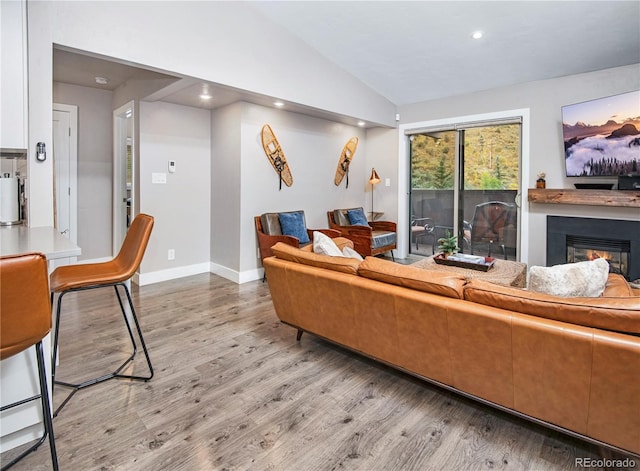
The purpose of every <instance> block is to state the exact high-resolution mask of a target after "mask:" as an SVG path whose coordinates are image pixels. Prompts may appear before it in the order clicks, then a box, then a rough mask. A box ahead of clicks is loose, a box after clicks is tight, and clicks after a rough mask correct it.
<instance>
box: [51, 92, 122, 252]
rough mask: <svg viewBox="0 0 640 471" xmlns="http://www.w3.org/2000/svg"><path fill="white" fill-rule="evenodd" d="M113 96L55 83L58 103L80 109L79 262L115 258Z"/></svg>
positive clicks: (54, 98) (54, 96)
mask: <svg viewBox="0 0 640 471" xmlns="http://www.w3.org/2000/svg"><path fill="white" fill-rule="evenodd" d="M112 95H113V93H112V92H110V91H109V90H98V89H95V88H89V87H80V86H77V85H70V84H66V83H59V82H54V83H53V100H54V101H55V102H56V103H63V104H67V105H76V106H77V107H78V245H79V246H80V247H82V256H81V257H78V259H79V260H92V259H100V258H109V257H111V256H112V253H111V247H112V243H111V234H112V230H111V225H112V221H111V219H112V216H111V213H112V212H111V206H112V198H111V189H112V185H113V184H112V180H113V171H112V168H113V112H112V111H111V102H112Z"/></svg>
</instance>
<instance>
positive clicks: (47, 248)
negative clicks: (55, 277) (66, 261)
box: [0, 225, 82, 260]
mask: <svg viewBox="0 0 640 471" xmlns="http://www.w3.org/2000/svg"><path fill="white" fill-rule="evenodd" d="M27 252H42V253H44V254H45V256H46V257H47V259H48V260H55V259H57V258H66V257H77V256H78V255H80V254H81V252H82V251H81V250H80V247H78V246H77V245H76V244H74V243H73V242H71V241H70V240H69V239H67V238H66V237H64V236H63V235H61V234H60V233H59V232H58V231H57V230H56V229H55V228H54V227H27V226H24V225H18V226H2V227H0V256H5V255H16V254H21V253H27Z"/></svg>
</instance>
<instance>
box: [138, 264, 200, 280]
mask: <svg viewBox="0 0 640 471" xmlns="http://www.w3.org/2000/svg"><path fill="white" fill-rule="evenodd" d="M209 271H210V270H209V264H208V263H197V264H195V265H187V266H184V267H177V268H169V269H166V270H158V271H154V272H150V273H143V274H139V273H136V274H135V275H134V276H133V282H134V283H135V284H137V285H138V286H145V285H150V284H153V283H159V282H161V281H169V280H175V279H177V278H184V277H186V276H192V275H199V274H200V273H209Z"/></svg>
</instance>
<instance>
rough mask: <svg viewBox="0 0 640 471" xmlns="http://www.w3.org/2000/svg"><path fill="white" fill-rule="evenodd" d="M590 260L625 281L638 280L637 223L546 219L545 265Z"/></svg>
mask: <svg viewBox="0 0 640 471" xmlns="http://www.w3.org/2000/svg"><path fill="white" fill-rule="evenodd" d="M594 258H604V259H606V260H607V261H608V262H609V266H610V270H611V272H612V273H620V274H621V275H623V276H624V277H625V278H626V279H627V280H629V281H634V280H636V279H638V278H640V221H625V220H615V219H592V218H577V217H561V216H547V266H551V265H558V264H562V263H572V262H581V261H585V260H593V259H594Z"/></svg>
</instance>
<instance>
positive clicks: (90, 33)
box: [29, 1, 395, 124]
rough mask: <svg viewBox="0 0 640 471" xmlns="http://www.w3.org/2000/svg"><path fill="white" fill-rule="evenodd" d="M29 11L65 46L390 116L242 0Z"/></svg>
mask: <svg viewBox="0 0 640 471" xmlns="http://www.w3.org/2000/svg"><path fill="white" fill-rule="evenodd" d="M34 16H38V17H41V16H46V17H47V19H48V20H49V22H50V23H51V25H52V27H53V38H52V42H55V43H57V44H60V45H63V46H68V47H72V48H76V49H80V50H85V51H90V52H93V53H97V54H102V55H106V56H109V57H113V58H120V59H124V60H127V61H130V62H133V63H137V64H143V65H149V66H152V67H154V68H157V69H159V70H161V71H173V72H178V73H180V74H183V75H187V76H192V77H197V78H200V79H205V80H209V81H212V82H216V83H220V84H223V85H229V86H231V87H235V88H240V89H243V90H249V91H253V92H257V93H261V94H263V95H266V96H273V97H277V98H280V99H282V100H287V101H291V102H294V103H300V104H304V105H308V106H311V107H314V108H319V109H323V110H327V111H331V112H336V113H340V114H344V115H346V116H356V117H358V118H360V119H365V120H367V121H371V122H377V123H384V124H393V120H394V118H395V106H394V105H393V104H392V103H391V102H389V101H388V100H387V99H385V98H384V97H382V96H381V95H379V94H378V93H376V92H374V91H373V90H372V89H371V88H369V87H368V86H366V85H364V84H363V83H362V82H361V81H359V80H357V79H356V78H355V77H353V76H352V75H350V74H348V73H347V72H345V71H344V70H343V69H341V68H339V67H338V66H336V65H335V64H333V63H332V62H330V61H329V60H327V59H326V58H325V57H323V56H321V55H320V54H319V53H318V52H317V51H316V50H315V49H313V48H311V47H310V46H308V45H307V44H305V43H304V42H302V41H300V40H299V39H298V38H296V37H295V36H293V35H292V34H290V33H288V32H287V31H286V30H285V29H283V28H280V27H276V26H275V25H273V24H272V23H271V22H270V21H269V20H268V19H267V18H265V17H264V16H263V15H262V14H261V13H260V12H259V11H257V10H256V9H254V8H253V7H252V6H251V5H250V4H249V3H246V2H219V1H206V2H189V3H188V4H186V3H185V2H181V1H154V2H148V1H127V2H89V1H84V2H83V1H80V2H39V1H34V2H29V17H30V18H31V17H34ZM37 33H38V32H37V31H33V30H31V29H30V34H37ZM328 84H339V86H328Z"/></svg>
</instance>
